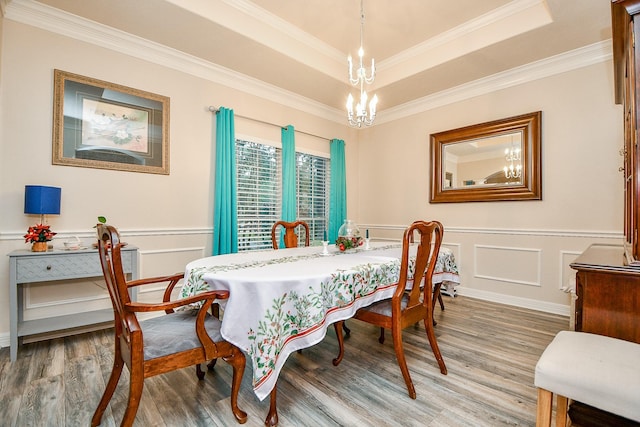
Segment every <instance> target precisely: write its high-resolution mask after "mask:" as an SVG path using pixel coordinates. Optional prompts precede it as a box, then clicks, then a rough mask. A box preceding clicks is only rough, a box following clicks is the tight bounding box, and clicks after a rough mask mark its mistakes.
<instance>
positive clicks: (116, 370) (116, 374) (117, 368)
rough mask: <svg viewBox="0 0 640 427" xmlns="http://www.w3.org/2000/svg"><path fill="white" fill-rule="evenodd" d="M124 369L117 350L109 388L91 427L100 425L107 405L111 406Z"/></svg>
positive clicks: (92, 419) (99, 404) (103, 395)
mask: <svg viewBox="0 0 640 427" xmlns="http://www.w3.org/2000/svg"><path fill="white" fill-rule="evenodd" d="M116 347H117V346H116ZM123 367H124V361H123V360H122V356H121V354H120V350H119V349H116V354H115V357H114V360H113V368H112V369H111V375H110V376H109V381H108V382H107V387H106V388H105V390H104V393H103V394H102V398H101V399H100V403H98V407H97V408H96V411H95V412H94V413H93V418H91V427H96V426H98V425H100V421H101V420H102V415H103V414H104V411H105V409H107V405H108V404H109V401H110V400H111V397H113V392H114V391H116V387H117V385H118V381H119V380H120V375H122V368H123Z"/></svg>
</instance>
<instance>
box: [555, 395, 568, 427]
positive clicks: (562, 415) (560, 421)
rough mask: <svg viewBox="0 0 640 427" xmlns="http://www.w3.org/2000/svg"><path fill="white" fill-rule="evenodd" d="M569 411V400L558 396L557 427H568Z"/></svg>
mask: <svg viewBox="0 0 640 427" xmlns="http://www.w3.org/2000/svg"><path fill="white" fill-rule="evenodd" d="M568 409H569V399H568V398H566V397H564V396H560V395H559V394H557V395H556V427H566V425H567V410H568Z"/></svg>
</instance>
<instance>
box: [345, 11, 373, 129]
mask: <svg viewBox="0 0 640 427" xmlns="http://www.w3.org/2000/svg"><path fill="white" fill-rule="evenodd" d="M363 34H364V0H360V49H358V57H359V64H360V66H359V67H358V68H357V69H356V72H355V78H354V74H353V60H352V58H351V55H349V57H348V58H347V61H348V63H349V82H350V83H351V84H352V85H353V86H358V85H360V101H359V102H358V104H357V105H356V108H355V112H354V110H353V102H354V99H353V95H351V94H349V97H348V98H347V118H348V119H349V125H351V126H355V127H361V126H362V125H363V124H364V125H366V126H371V125H372V124H373V120H374V119H375V117H376V106H377V104H378V96H377V95H374V96H373V98H372V99H371V101H370V102H369V103H368V104H367V101H368V99H369V97H368V95H367V92H366V91H365V90H364V85H365V83H366V84H371V83H373V81H374V79H375V78H376V67H375V61H374V60H373V58H371V73H370V74H369V76H367V70H366V69H365V67H364V65H363V62H362V60H363V57H364V48H363V47H362V39H363ZM367 108H368V112H367Z"/></svg>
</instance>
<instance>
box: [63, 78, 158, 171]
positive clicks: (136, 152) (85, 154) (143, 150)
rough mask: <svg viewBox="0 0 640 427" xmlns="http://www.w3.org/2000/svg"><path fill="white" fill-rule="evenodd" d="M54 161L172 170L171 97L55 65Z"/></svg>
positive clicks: (87, 165)
mask: <svg viewBox="0 0 640 427" xmlns="http://www.w3.org/2000/svg"><path fill="white" fill-rule="evenodd" d="M53 164H54V165H66V166H80V167H88V168H100V169H114V170H122V171H130V172H145V173H157V174H163V175H168V174H169V98H168V97H166V96H162V95H157V94H155V93H150V92H145V91H142V90H138V89H133V88H130V87H126V86H121V85H117V84H114V83H109V82H105V81H102V80H97V79H93V78H90V77H84V76H80V75H78V74H73V73H68V72H66V71H61V70H54V96H53Z"/></svg>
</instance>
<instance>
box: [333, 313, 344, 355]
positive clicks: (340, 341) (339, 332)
mask: <svg viewBox="0 0 640 427" xmlns="http://www.w3.org/2000/svg"><path fill="white" fill-rule="evenodd" d="M343 324H344V320H340V321H338V322H336V323H334V324H333V327H334V328H335V330H336V337H338V347H339V348H340V350H339V351H338V356H336V358H335V359H333V366H338V365H339V364H340V362H342V358H343V357H344V337H343V336H342V326H343Z"/></svg>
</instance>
